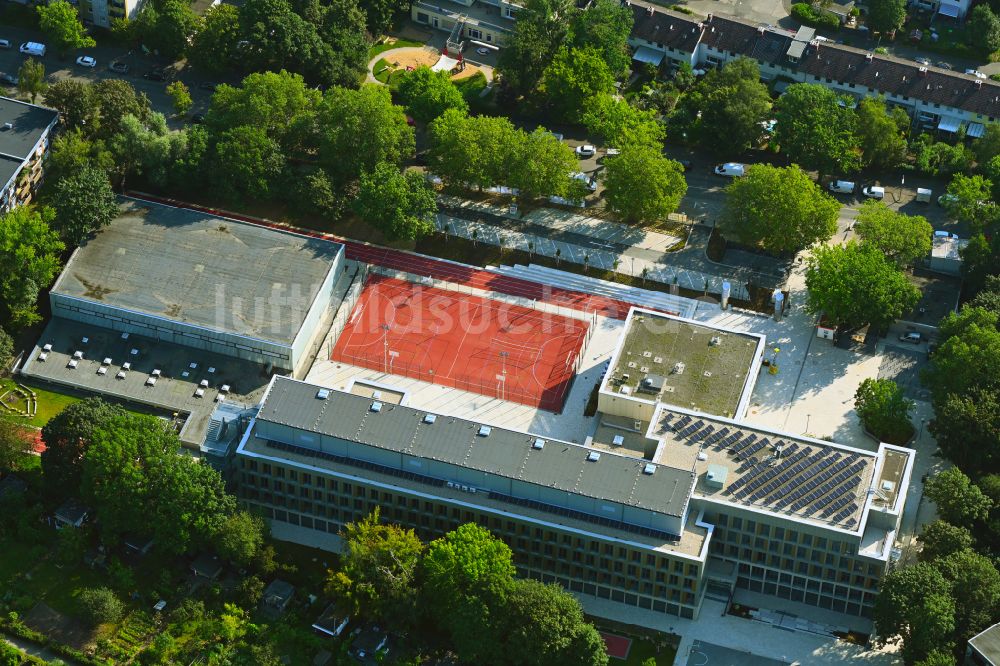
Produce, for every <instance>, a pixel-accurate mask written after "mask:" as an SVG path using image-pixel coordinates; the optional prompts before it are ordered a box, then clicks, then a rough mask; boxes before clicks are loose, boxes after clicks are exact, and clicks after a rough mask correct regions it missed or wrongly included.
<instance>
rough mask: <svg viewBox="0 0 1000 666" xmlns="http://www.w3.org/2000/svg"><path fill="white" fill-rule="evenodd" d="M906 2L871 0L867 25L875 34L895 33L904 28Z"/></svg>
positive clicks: (903, 0)
mask: <svg viewBox="0 0 1000 666" xmlns="http://www.w3.org/2000/svg"><path fill="white" fill-rule="evenodd" d="M905 19H906V0H871V1H870V2H869V3H868V15H867V17H866V18H865V23H866V24H867V25H868V27H869V28H871V29H872V30H874V31H875V32H893V31H895V30H899V29H900V28H902V27H903V21H904V20H905Z"/></svg>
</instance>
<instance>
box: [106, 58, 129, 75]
mask: <svg viewBox="0 0 1000 666" xmlns="http://www.w3.org/2000/svg"><path fill="white" fill-rule="evenodd" d="M108 69H109V70H111V71H112V72H114V73H116V74H128V65H127V64H126V63H124V62H119V61H117V60H112V61H111V64H110V65H108Z"/></svg>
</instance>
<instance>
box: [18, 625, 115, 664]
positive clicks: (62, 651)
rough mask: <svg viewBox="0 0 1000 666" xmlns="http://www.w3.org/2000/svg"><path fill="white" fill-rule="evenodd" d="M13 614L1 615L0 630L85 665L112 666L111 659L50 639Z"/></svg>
mask: <svg viewBox="0 0 1000 666" xmlns="http://www.w3.org/2000/svg"><path fill="white" fill-rule="evenodd" d="M12 615H15V616H14V617H10V616H3V615H0V630H2V631H5V632H7V633H9V634H12V635H14V636H17V637H18V638H21V639H23V640H26V641H30V642H32V643H35V644H36V645H39V646H41V647H46V648H48V649H50V650H52V651H53V652H55V653H56V654H58V655H60V656H62V657H66V658H67V659H72V660H73V661H75V662H77V663H80V664H83V666H112V663H111V662H110V661H106V660H104V659H100V658H98V657H91V656H88V655H86V654H84V653H83V652H80V651H79V650H75V649H73V648H71V647H70V646H68V645H63V644H62V643H59V642H56V641H54V640H52V639H50V638H49V637H48V636H46V635H44V634H41V633H39V632H37V631H35V630H34V629H32V628H31V627H29V626H27V625H26V624H24V623H23V622H21V620H20V619H18V618H17V617H16V614H12Z"/></svg>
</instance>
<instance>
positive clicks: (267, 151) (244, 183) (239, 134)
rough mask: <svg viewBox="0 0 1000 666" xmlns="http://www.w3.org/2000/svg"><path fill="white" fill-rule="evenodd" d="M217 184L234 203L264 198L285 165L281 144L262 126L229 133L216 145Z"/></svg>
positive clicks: (227, 131)
mask: <svg viewBox="0 0 1000 666" xmlns="http://www.w3.org/2000/svg"><path fill="white" fill-rule="evenodd" d="M212 161H213V163H214V165H215V168H214V171H215V174H216V184H217V185H218V187H219V189H220V191H221V193H222V195H223V196H224V197H225V198H227V199H230V200H234V201H235V200H237V199H240V198H241V197H251V198H254V199H264V198H266V197H267V196H268V194H269V193H270V191H271V183H273V182H274V181H275V179H276V178H277V177H278V175H279V174H280V173H281V170H282V168H283V167H284V165H285V158H284V156H283V155H282V154H281V149H280V147H279V146H278V144H277V143H276V142H275V141H273V140H272V139H270V138H269V137H268V136H267V133H266V131H265V130H264V128H262V127H254V126H250V125H242V126H240V127H235V128H233V129H231V130H226V131H225V132H223V133H222V135H221V136H220V137H219V141H218V143H216V144H215V154H214V155H213V157H212Z"/></svg>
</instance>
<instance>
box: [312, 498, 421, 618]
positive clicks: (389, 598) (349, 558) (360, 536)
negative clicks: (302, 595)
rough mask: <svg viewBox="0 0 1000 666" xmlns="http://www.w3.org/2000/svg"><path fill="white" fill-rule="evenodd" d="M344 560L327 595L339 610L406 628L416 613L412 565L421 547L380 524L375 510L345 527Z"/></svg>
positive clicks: (330, 581)
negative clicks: (335, 602) (330, 595)
mask: <svg viewBox="0 0 1000 666" xmlns="http://www.w3.org/2000/svg"><path fill="white" fill-rule="evenodd" d="M341 537H342V538H343V539H344V546H345V548H344V555H343V556H342V558H341V563H340V564H341V566H340V569H339V570H338V571H336V572H334V571H331V572H329V574H328V578H327V591H328V592H329V593H330V594H332V595H333V596H334V597H335V598H336V599H337V600H338V601H337V603H339V604H341V605H342V606H343V610H344V611H347V612H351V613H360V614H361V616H362V617H365V618H369V619H372V620H375V621H378V622H383V623H390V626H392V625H395V626H403V627H405V626H412V625H413V624H414V623H415V619H414V617H413V616H414V615H415V614H417V613H418V608H417V605H416V602H417V592H418V590H417V580H416V575H417V566H418V564H419V563H420V556H421V554H422V553H423V550H424V544H423V543H421V541H420V539H419V538H418V537H417V536H416V534H415V533H414V532H413V530H408V529H403V528H402V527H399V526H398V525H390V524H385V523H382V522H381V521H380V516H379V510H378V508H376V509H375V511H374V512H372V513H371V514H369V515H368V516H366V517H365V518H363V519H362V520H361V521H359V522H353V523H348V524H347V525H345V526H344V531H343V533H342V534H341Z"/></svg>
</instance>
